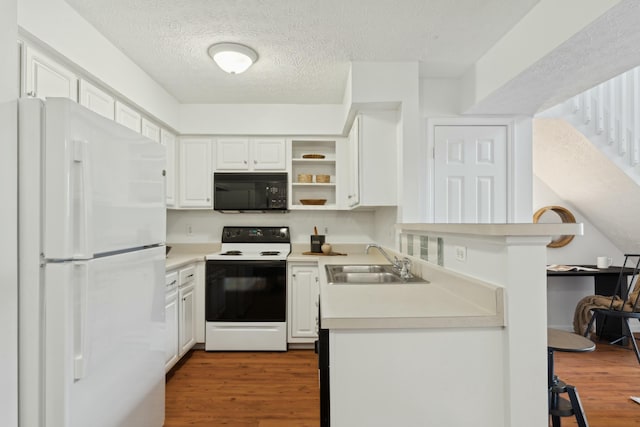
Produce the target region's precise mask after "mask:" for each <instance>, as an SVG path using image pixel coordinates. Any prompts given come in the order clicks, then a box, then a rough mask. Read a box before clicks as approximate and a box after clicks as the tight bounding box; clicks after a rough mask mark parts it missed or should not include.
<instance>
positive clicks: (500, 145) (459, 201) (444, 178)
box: [434, 126, 507, 223]
mask: <svg viewBox="0 0 640 427" xmlns="http://www.w3.org/2000/svg"><path fill="white" fill-rule="evenodd" d="M434 144H435V147H434V200H435V206H434V209H435V212H434V213H435V221H436V222H441V223H505V222H506V221H507V127H506V126H435V127H434Z"/></svg>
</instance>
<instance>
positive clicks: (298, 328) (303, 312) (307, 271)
mask: <svg viewBox="0 0 640 427" xmlns="http://www.w3.org/2000/svg"><path fill="white" fill-rule="evenodd" d="M289 271H290V277H289V283H290V287H289V313H290V316H289V338H290V340H289V341H290V342H312V341H313V340H314V339H316V338H317V337H318V335H317V333H316V325H317V321H318V305H317V304H318V297H319V295H320V293H319V284H318V265H317V264H301V265H295V264H291V265H290V269H289Z"/></svg>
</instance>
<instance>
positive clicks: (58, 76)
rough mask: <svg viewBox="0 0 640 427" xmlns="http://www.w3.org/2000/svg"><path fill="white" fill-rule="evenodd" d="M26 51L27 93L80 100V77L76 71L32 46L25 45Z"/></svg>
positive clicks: (38, 96)
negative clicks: (73, 71)
mask: <svg viewBox="0 0 640 427" xmlns="http://www.w3.org/2000/svg"><path fill="white" fill-rule="evenodd" d="M24 51H25V87H24V92H25V94H26V95H28V96H33V97H36V98H40V99H45V98H49V97H63V98H69V99H72V100H74V101H78V78H77V77H76V75H75V74H74V73H72V72H71V71H70V70H68V69H67V68H65V67H64V66H63V65H61V64H59V63H57V62H55V61H54V60H53V59H51V58H50V57H48V56H46V55H44V54H43V53H42V52H40V51H38V50H36V49H34V48H32V47H31V46H25V47H24Z"/></svg>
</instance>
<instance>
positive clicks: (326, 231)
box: [324, 227, 329, 236]
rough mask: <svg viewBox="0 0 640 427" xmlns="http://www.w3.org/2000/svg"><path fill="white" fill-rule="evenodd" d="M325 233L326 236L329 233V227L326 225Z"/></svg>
mask: <svg viewBox="0 0 640 427" xmlns="http://www.w3.org/2000/svg"><path fill="white" fill-rule="evenodd" d="M324 234H325V236H326V235H327V234H329V227H325V228H324Z"/></svg>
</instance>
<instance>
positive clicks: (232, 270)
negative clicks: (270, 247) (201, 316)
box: [205, 260, 287, 322]
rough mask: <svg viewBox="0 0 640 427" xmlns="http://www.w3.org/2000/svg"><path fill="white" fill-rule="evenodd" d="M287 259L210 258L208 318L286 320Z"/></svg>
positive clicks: (221, 319) (207, 277)
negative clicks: (227, 259)
mask: <svg viewBox="0 0 640 427" xmlns="http://www.w3.org/2000/svg"><path fill="white" fill-rule="evenodd" d="M286 274H287V262H286V261H250V260H236V261H218V260H216V261H207V266H206V280H205V317H206V320H207V322H284V321H285V317H286V307H287V294H286V289H287V278H286Z"/></svg>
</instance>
